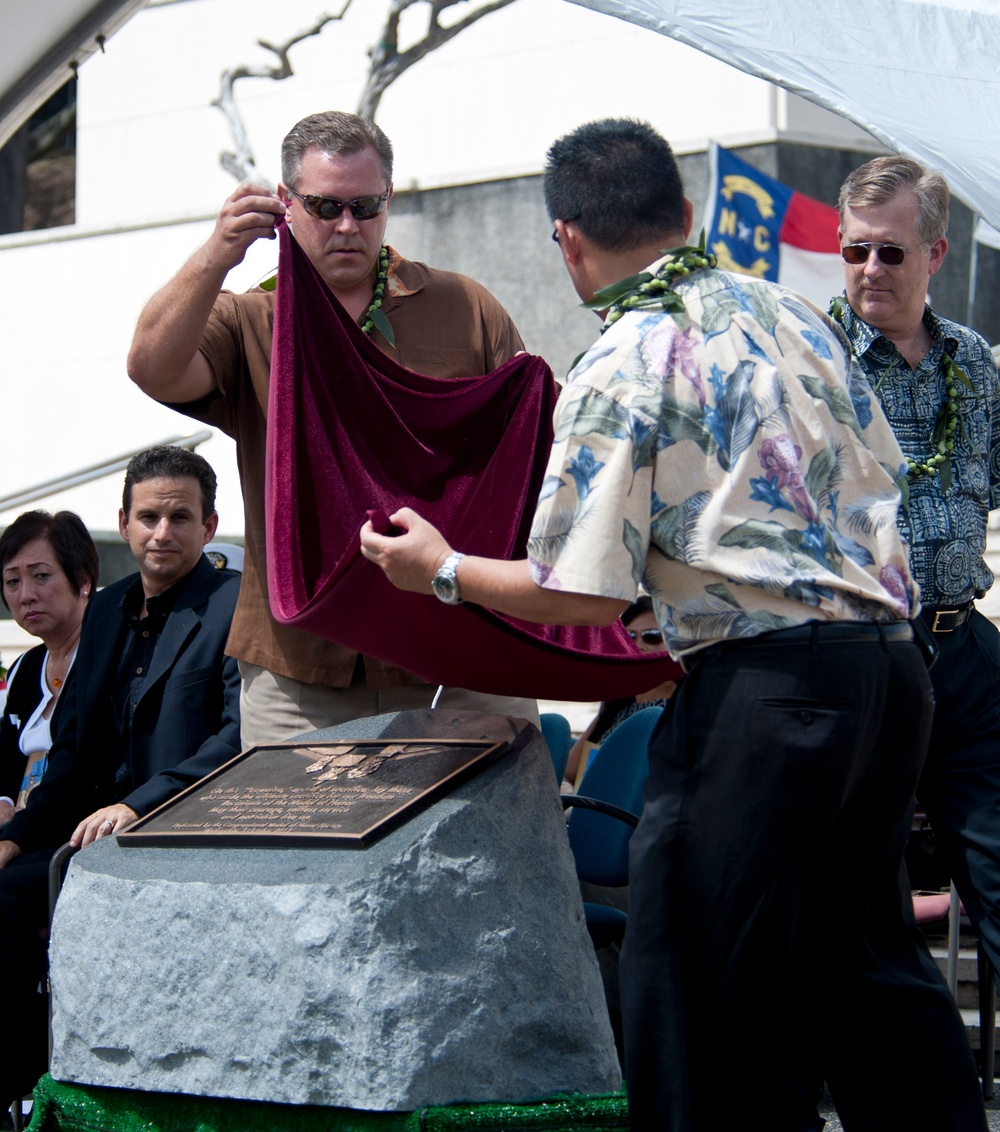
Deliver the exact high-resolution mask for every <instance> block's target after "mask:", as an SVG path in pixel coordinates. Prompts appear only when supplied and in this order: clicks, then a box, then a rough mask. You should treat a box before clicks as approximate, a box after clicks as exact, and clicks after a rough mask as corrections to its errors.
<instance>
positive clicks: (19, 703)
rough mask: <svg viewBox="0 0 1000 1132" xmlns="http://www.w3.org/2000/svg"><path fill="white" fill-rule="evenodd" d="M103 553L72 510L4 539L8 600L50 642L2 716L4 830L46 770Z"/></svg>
mask: <svg viewBox="0 0 1000 1132" xmlns="http://www.w3.org/2000/svg"><path fill="white" fill-rule="evenodd" d="M97 574H98V558H97V547H96V546H95V545H94V540H93V539H92V538H91V537H90V534H89V532H88V531H87V528H86V527H85V526H84V525H83V521H82V520H81V518H80V517H79V515H76V514H74V513H73V512H72V511H59V512H58V513H57V514H55V515H50V514H49V513H48V512H47V511H27V512H25V513H24V514H23V515H19V516H18V517H17V518H16V519H15V520H14V522H13V523H11V524H10V526H8V527H7V529H6V530H5V531H4V532H3V534H2V535H0V599H2V601H3V603H4V605H5V606H6V607H7V608H8V609H9V610H10V612H11V614H12V615H13V617H14V620H15V621H16V622H17V623H18V625H20V626H21V628H22V629H25V630H26V631H27V632H29V633H31V634H32V635H33V636H35V637H40V638H41V639H42V644H40V645H36V647H35V648H33V649H30V650H29V651H28V652H26V653H24V654H23V655H22V656H21V657H19V658H18V660H17V661H16V662H15V664H14V665H13V667H12V668H11V671H10V674H9V675H8V680H7V700H6V703H5V704H4V711H3V716H2V718H0V825H3V824H5V823H6V822H8V821H10V819H11V818H12V817H13V815H14V808H15V806H23V805H24V800H25V798H26V796H27V794H28V791H29V790H30V789H31V788H32V787H33V786H35V785H36V784H37V782H38V781H39V779H40V778H41V776H42V774H44V772H45V765H46V757H47V755H48V750H49V747H50V746H51V735H52V732H53V731H54V726H55V721H56V719H57V717H58V712H59V695H60V692H61V691H62V689H63V686H64V685H65V683H66V680H67V678H68V677H69V672H70V669H71V668H72V666H73V659H74V657H75V656H76V646H77V643H78V642H79V640H80V629H81V627H82V624H83V615H84V612H85V610H86V608H87V601H88V600H89V598H90V595H91V594H92V593H93V592H94V591H95V590H96V589H97Z"/></svg>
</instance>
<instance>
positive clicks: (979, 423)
mask: <svg viewBox="0 0 1000 1132" xmlns="http://www.w3.org/2000/svg"><path fill="white" fill-rule="evenodd" d="M948 195H949V194H948V186H947V184H946V183H945V181H944V178H943V177H941V175H940V174H938V173H934V172H931V171H928V170H926V169H924V168H923V167H922V166H920V165H918V164H917V163H916V162H915V161H910V160H908V159H906V158H901V157H880V158H876V159H875V160H874V161H869V162H868V163H867V164H866V165H862V166H861V167H860V168H859V169H856V170H855V171H854V172H853V173H851V175H850V176H849V177H848V178H847V180H846V181H845V182H844V185H843V187H842V188H841V190H840V243H841V252H842V255H843V258H844V260H845V264H844V272H845V279H846V298H847V302H846V303H845V302H844V301H843V299H837V300H834V304H833V305H834V313H835V314H837V315H838V316H839V317H840V321H841V322H842V324H843V326H844V329H845V330H846V331H847V336H848V338H849V339H850V341H851V347H852V349H853V351H854V354H855V355H856V357H857V358H858V360H859V362H860V363H861V367H862V369H863V370H864V372H865V374H866V375H867V377H868V379H869V381H870V382H871V385H872V387H873V389H874V390H875V392H876V394H877V395H878V399H879V401H880V402H881V404H882V408H883V409H884V410H885V414H886V416H887V417H888V418H889V423H890V424H891V425H892V428H893V431H894V432H895V433H896V439H897V440H898V441H899V445H900V447H901V448H902V450H903V454H904V455H905V456H906V457H907V462H908V464H909V466H910V472H909V476H908V481H909V500H908V502H907V503H906V506H905V507H904V508H903V509H902V510H901V511H900V524H901V526H902V529H903V533H904V535H905V536H906V538H907V540H908V541H909V543H910V546H911V569H912V571H913V575H914V577H915V578H916V580H917V581H918V582H919V584H920V591H921V592H920V597H921V601H922V604H923V611H922V616H923V618H924V620H925V622H926V623H927V626H928V628H930V630H931V631H932V632H933V634H934V639H935V641H936V643H937V645H938V646H939V648H940V655H939V657H938V660H937V663H936V664H935V665H934V667H933V668H932V669H931V681H932V683H933V685H934V697H935V710H934V723H933V730H932V732H931V740H930V746H929V749H928V753H927V760H926V763H925V766H924V771H923V775H922V777H921V780H920V785H919V788H918V792H917V798H918V801H919V804H920V806H921V808H922V809H923V810H925V811H926V813H927V815H928V817H929V818H930V821H931V826H932V827H933V829H934V832H935V838H936V843H937V845H938V846H939V847H940V850H941V852H942V854H943V859H944V864H945V865H946V866H947V868H948V870H949V871H950V873H951V876H952V877H953V878H954V881H955V884H956V886H957V888H958V891H959V893H960V895H961V897H962V901H963V903H964V905H965V908H966V911H967V912H968V914H969V916H970V917H971V919H972V922H973V923H974V924H975V927H976V930H977V931H978V932H979V933H980V935H981V937H982V939H983V942H984V944H985V946H986V949H987V951H988V953H989V956H990V960H991V962H992V964H993V969H994V971H998V970H1000V633H998V632H997V629H996V627H995V626H994V625H993V624H992V622H990V621H988V620H987V619H986V618H985V617H984V616H983V615H982V614H981V613H979V612H977V610H976V609H975V607H974V604H973V603H974V601H975V600H976V599H977V598H981V597H982V596H983V595H984V594H985V593H986V591H987V590H988V589H989V588H990V586H991V585H992V584H993V574H992V572H991V571H990V569H989V567H988V566H987V565H986V561H985V557H984V555H985V551H986V526H987V518H988V514H989V512H990V510H991V509H992V508H994V507H997V506H1000V381H998V377H997V367H996V364H995V362H994V360H993V356H992V354H991V352H990V349H989V347H988V346H987V344H986V342H985V341H984V340H983V339H982V338H981V337H980V336H979V335H978V334H976V333H975V332H974V331H972V330H970V329H969V328H968V327H965V326H961V325H959V324H958V323H955V322H949V321H948V320H947V319H944V318H941V317H940V316H939V315H936V314H935V313H934V311H933V310H931V308H930V306H928V305H927V301H926V300H927V288H928V284H929V281H930V277H931V276H932V275H934V274H935V272H936V271H937V270H938V269H939V268H940V266H941V262H942V260H943V259H944V256H945V253H946V252H947V249H948V241H947V240H946V238H945V232H946V230H947V227H948Z"/></svg>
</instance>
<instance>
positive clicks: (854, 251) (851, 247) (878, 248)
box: [840, 242, 912, 267]
mask: <svg viewBox="0 0 1000 1132" xmlns="http://www.w3.org/2000/svg"><path fill="white" fill-rule="evenodd" d="M911 250H912V249H911V248H901V247H900V246H899V245H898V244H877V243H871V242H869V243H864V244H844V246H843V247H842V248H841V249H840V254H841V255H842V256H843V257H844V260H845V261H846V262H847V263H852V264H854V265H855V267H858V266H860V265H861V264H862V263H867V262H868V257H869V256H870V255H871V253H872V252H873V251H874V253H875V254H876V255H877V256H878V258H879V263H884V264H885V265H886V267H899V265H900V264H901V263H902V262H903V260H904V259H905V258H906V253H907V252H908V251H911Z"/></svg>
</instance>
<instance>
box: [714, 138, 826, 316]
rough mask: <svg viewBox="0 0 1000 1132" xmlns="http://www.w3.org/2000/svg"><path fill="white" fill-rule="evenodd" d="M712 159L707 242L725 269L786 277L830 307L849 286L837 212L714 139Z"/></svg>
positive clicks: (790, 283) (795, 288)
mask: <svg viewBox="0 0 1000 1132" xmlns="http://www.w3.org/2000/svg"><path fill="white" fill-rule="evenodd" d="M709 164H710V173H711V176H710V181H709V191H708V196H707V198H706V201H705V232H706V237H705V240H706V245H705V246H706V247H707V248H708V250H709V251H710V252H713V253H714V254H715V255H716V256H717V257H718V260H719V267H722V268H725V269H726V270H727V271H737V272H740V273H741V274H743V275H755V276H756V277H757V278H758V279H770V280H772V281H773V282H777V283H782V284H784V286H786V287H791V288H792V290H793V291H798V292H799V294H801V295H805V297H806V298H807V299H811V300H812V302H814V303H815V304H816V306H818V307H820V308H821V309H822V310H826V308H827V307H828V306H829V303H830V299H831V298H832V297H833V296H834V295H839V294H840V293H841V291H843V289H844V264H843V261H842V260H841V258H840V244H839V243H838V242H837V223H838V219H839V218H838V215H837V210H836V209H835V208H833V207H832V206H831V205H828V204H823V203H822V202H821V201H818V200H814V199H813V198H812V197H807V196H805V195H803V194H802V193H799V192H796V191H795V190H794V189H790V188H789V187H788V186H787V185H783V184H782V183H781V182H780V181H775V180H774V178H773V177H768V176H767V174H766V173H761V172H760V170H759V169H755V168H754V167H753V166H752V165H748V164H747V163H746V162H745V161H743V160H742V159H741V158H739V157H737V156H736V154H735V153H733V152H732V151H731V150H728V149H723V148H722V147H721V146H719V145H716V144H715V143H714V142H713V143H712V144H711V148H710V150H709Z"/></svg>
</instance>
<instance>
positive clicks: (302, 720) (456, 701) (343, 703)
mask: <svg viewBox="0 0 1000 1132" xmlns="http://www.w3.org/2000/svg"><path fill="white" fill-rule="evenodd" d="M239 665H240V676H241V677H242V687H241V688H240V719H241V727H240V730H241V738H242V742H243V749H244V750H247V749H248V748H250V747H256V746H261V745H262V744H266V743H283V742H284V741H285V740H287V739H293V738H294V737H295V736H297V735H302V734H304V733H306V732H308V731H319V730H321V729H322V728H324V727H335V726H336V725H337V724H339V723H350V722H351V720H352V719H361V718H362V717H364V716H371V715H382V714H383V713H384V712H391V711H410V710H413V709H419V708H429V707H430V706H431V701H432V700H433V699H434V694H435V693H436V692H437V686H436V685H434V684H415V685H411V686H410V687H405V688H366V687H364V686H363V685H356V686H354V687H350V688H328V687H326V685H324V684H303V683H301V682H300V681H298V680H292V679H290V678H289V677H287V676H279V675H277V673H274V672H271V671H269V670H268V669H266V668H261V667H260V666H259V665H256V664H248V663H247V662H246V661H243V660H241V661H240V662H239ZM438 706H439V707H443V708H448V709H450V710H452V711H455V710H459V711H484V712H493V713H495V714H498V715H512V716H514V717H515V718H518V719H527V720H528V721H529V722H531V723H533V724H534V725H535V726H536V727H538V726H539V720H538V704H537V703H536V702H535V701H534V700H529V699H515V698H514V697H511V696H491V695H488V694H486V693H485V692H470V691H468V690H467V689H465V688H445V690H444V693H443V694H442V696H441V699H440V701H439V705H438Z"/></svg>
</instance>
